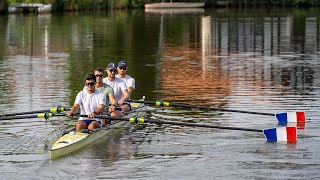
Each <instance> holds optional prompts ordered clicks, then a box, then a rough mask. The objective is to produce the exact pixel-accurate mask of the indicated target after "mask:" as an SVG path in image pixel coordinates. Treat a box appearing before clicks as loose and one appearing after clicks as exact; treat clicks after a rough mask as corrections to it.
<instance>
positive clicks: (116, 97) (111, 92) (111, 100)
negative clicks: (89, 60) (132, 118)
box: [66, 61, 135, 131]
mask: <svg viewBox="0 0 320 180" xmlns="http://www.w3.org/2000/svg"><path fill="white" fill-rule="evenodd" d="M127 70H128V66H127V63H126V62H125V61H120V62H119V63H118V66H117V65H116V64H115V63H110V64H108V67H107V69H105V70H103V69H102V68H96V69H95V70H94V73H88V74H86V75H85V77H84V83H85V87H84V88H83V90H82V91H80V92H79V93H78V94H77V96H76V99H75V102H74V104H73V106H72V107H71V109H70V111H68V112H67V113H66V116H68V117H72V116H73V115H75V114H76V113H77V112H78V110H79V108H80V114H81V115H88V118H86V117H80V118H79V120H78V122H77V124H76V131H82V130H83V129H89V130H93V129H95V128H101V127H102V125H104V124H107V123H110V120H103V119H98V118H95V116H96V115H100V114H101V113H103V112H104V111H105V109H106V107H108V112H109V113H110V116H111V117H121V116H122V115H123V113H124V112H127V111H130V110H131V107H130V103H129V102H126V100H128V99H130V96H131V94H132V92H133V91H134V90H135V79H134V78H132V77H131V76H129V75H128V74H127ZM105 72H107V75H108V76H107V77H105V78H104V73H105Z"/></svg>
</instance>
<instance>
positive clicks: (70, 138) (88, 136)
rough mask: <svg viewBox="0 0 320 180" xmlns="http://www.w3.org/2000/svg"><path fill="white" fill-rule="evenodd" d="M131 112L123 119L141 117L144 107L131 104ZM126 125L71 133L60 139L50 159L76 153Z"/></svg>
mask: <svg viewBox="0 0 320 180" xmlns="http://www.w3.org/2000/svg"><path fill="white" fill-rule="evenodd" d="M130 105H131V107H132V111H130V112H129V113H128V114H127V115H126V116H125V117H133V116H136V117H137V116H139V117H142V116H143V115H144V113H145V111H144V108H146V106H145V105H144V104H142V103H131V104H130ZM126 125H128V122H126V121H112V122H111V123H110V124H108V125H107V126H106V127H103V128H101V129H97V130H95V131H93V132H75V131H71V132H69V133H67V134H64V135H63V136H62V137H60V138H59V139H58V140H57V141H56V142H55V143H54V144H53V145H52V148H51V150H50V159H54V158H58V157H61V156H64V155H66V154H70V153H71V152H74V151H77V150H79V149H81V148H83V147H86V146H88V145H90V144H92V143H94V142H97V141H98V140H100V139H102V138H103V137H107V135H111V134H113V133H115V132H119V130H121V128H120V127H124V126H126Z"/></svg>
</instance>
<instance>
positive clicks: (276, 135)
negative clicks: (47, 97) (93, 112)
mask: <svg viewBox="0 0 320 180" xmlns="http://www.w3.org/2000/svg"><path fill="white" fill-rule="evenodd" d="M79 116H80V117H88V116H87V115H79ZM95 117H96V118H101V119H114V120H121V121H129V122H131V123H135V124H137V123H140V124H142V123H154V124H170V125H179V126H190V127H203V128H216V129H227V130H238V131H250V132H260V133H261V132H263V133H264V135H265V137H266V139H267V141H268V142H281V141H284V142H288V143H295V142H297V128H296V127H277V128H270V129H251V128H240V127H228V126H215V125H208V124H198V123H186V122H177V121H164V120H150V119H144V118H137V117H132V118H121V117H110V116H95Z"/></svg>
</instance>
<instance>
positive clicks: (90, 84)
mask: <svg viewBox="0 0 320 180" xmlns="http://www.w3.org/2000/svg"><path fill="white" fill-rule="evenodd" d="M93 85H94V83H93V82H91V83H86V86H93Z"/></svg>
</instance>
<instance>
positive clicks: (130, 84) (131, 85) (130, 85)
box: [116, 61, 136, 98]
mask: <svg viewBox="0 0 320 180" xmlns="http://www.w3.org/2000/svg"><path fill="white" fill-rule="evenodd" d="M127 71H128V66H127V62H126V61H120V62H119V63H118V74H117V75H116V77H118V78H120V79H122V80H123V81H124V82H125V83H126V85H127V89H128V93H129V98H130V97H131V94H132V92H133V91H134V90H135V88H136V81H135V79H134V78H132V77H131V76H129V75H128V74H127Z"/></svg>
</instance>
